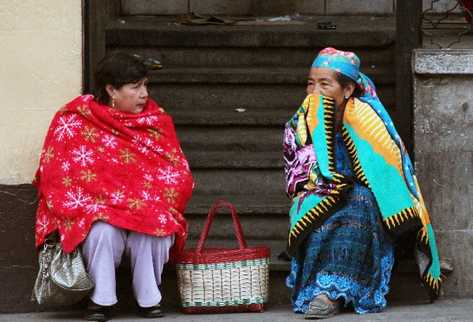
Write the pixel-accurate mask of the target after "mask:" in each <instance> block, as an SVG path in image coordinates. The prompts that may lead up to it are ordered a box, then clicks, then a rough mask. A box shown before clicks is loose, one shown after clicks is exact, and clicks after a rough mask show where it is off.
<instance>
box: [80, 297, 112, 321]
mask: <svg viewBox="0 0 473 322" xmlns="http://www.w3.org/2000/svg"><path fill="white" fill-rule="evenodd" d="M110 309H111V306H102V305H98V304H95V303H94V302H92V301H90V302H89V304H88V305H87V309H86V311H85V315H84V319H85V320H87V321H99V322H104V321H108V320H109V319H110Z"/></svg>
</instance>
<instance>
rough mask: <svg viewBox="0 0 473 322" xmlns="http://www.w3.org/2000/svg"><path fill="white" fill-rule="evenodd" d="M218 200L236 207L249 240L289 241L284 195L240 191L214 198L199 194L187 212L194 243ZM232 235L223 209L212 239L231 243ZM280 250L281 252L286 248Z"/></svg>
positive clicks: (196, 194) (287, 205) (218, 217)
mask: <svg viewBox="0 0 473 322" xmlns="http://www.w3.org/2000/svg"><path fill="white" fill-rule="evenodd" d="M219 199H225V200H228V201H229V202H231V203H232V204H233V205H234V206H235V208H236V210H237V214H238V216H239V218H240V222H241V224H242V228H243V232H244V234H245V236H246V237H247V238H248V239H251V240H255V241H258V242H259V243H264V242H265V241H267V240H278V241H279V242H282V241H285V240H286V238H287V233H288V227H289V226H288V213H289V206H290V202H289V199H288V198H287V197H286V196H285V195H284V194H283V193H282V192H281V193H279V194H277V193H272V194H262V195H260V194H246V195H241V194H238V193H237V192H233V193H228V194H212V195H211V194H202V193H199V192H196V193H195V194H194V196H193V197H192V199H191V201H190V203H189V206H188V208H187V209H186V212H185V217H186V219H187V220H188V222H189V239H190V240H191V241H192V240H196V239H198V238H199V236H200V233H201V231H202V229H203V227H204V223H205V221H206V220H207V215H208V211H209V209H210V207H211V205H212V203H213V202H215V201H216V200H219ZM233 236H234V232H233V222H232V218H231V216H230V214H229V212H228V211H227V210H222V211H221V212H219V213H218V215H217V216H216V217H215V222H214V226H213V228H212V230H211V234H210V237H211V238H213V239H221V240H223V239H224V240H230V241H232V240H234V237H233ZM221 242H225V241H221ZM278 249H280V251H282V250H284V249H285V246H281V247H279V248H278Z"/></svg>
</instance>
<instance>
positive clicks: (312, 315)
mask: <svg viewBox="0 0 473 322" xmlns="http://www.w3.org/2000/svg"><path fill="white" fill-rule="evenodd" d="M338 313H340V303H339V302H338V301H337V302H328V301H327V300H325V299H322V298H321V297H319V296H317V297H316V298H315V299H313V300H312V301H311V302H310V303H309V310H308V311H307V313H306V314H305V316H304V318H305V319H308V320H310V319H326V318H330V317H332V316H334V315H336V314H338Z"/></svg>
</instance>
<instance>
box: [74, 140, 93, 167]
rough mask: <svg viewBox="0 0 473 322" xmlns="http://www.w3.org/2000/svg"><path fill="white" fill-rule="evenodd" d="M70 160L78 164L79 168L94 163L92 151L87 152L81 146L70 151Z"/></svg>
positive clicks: (84, 147)
mask: <svg viewBox="0 0 473 322" xmlns="http://www.w3.org/2000/svg"><path fill="white" fill-rule="evenodd" d="M72 155H73V156H72V160H74V162H77V163H80V165H81V166H83V167H85V166H86V165H87V164H89V163H90V164H92V163H94V162H95V160H94V158H93V155H94V152H93V151H92V150H87V147H86V146H85V145H81V146H80V147H79V148H78V149H75V150H73V151H72Z"/></svg>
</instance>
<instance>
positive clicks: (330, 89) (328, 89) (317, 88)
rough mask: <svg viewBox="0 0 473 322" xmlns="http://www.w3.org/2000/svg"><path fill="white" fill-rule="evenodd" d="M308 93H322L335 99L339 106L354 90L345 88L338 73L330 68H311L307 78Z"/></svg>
mask: <svg viewBox="0 0 473 322" xmlns="http://www.w3.org/2000/svg"><path fill="white" fill-rule="evenodd" d="M306 89H307V94H311V93H320V94H322V95H324V96H328V97H331V98H333V99H334V100H335V103H336V104H337V106H341V105H342V104H343V103H344V102H345V97H350V96H351V94H352V92H353V90H351V91H350V89H347V88H343V87H342V85H340V83H339V82H338V81H337V74H336V72H335V71H333V70H332V69H328V68H311V69H310V72H309V77H308V79H307V88H306Z"/></svg>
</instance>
